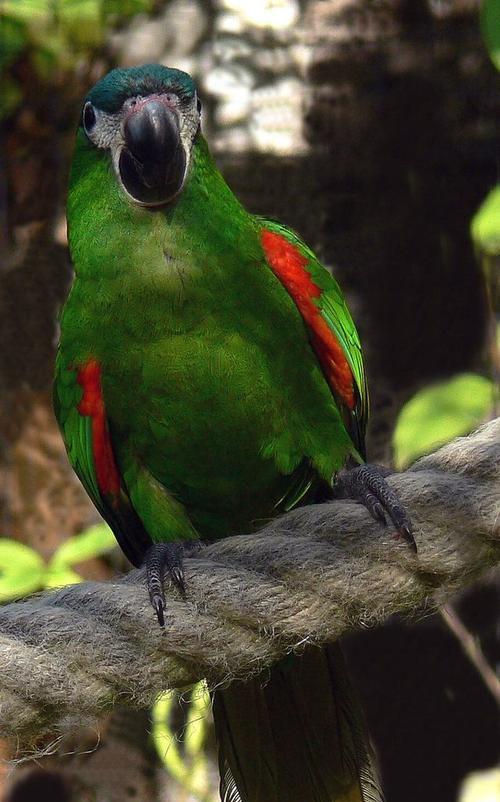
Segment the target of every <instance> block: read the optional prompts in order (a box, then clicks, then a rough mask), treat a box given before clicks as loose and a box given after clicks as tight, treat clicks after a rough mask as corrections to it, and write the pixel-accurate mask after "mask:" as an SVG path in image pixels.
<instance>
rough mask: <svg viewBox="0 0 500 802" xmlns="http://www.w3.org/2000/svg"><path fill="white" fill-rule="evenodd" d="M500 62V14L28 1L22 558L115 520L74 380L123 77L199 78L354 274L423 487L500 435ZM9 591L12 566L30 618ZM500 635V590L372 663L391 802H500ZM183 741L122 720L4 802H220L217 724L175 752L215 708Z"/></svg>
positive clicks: (340, 270)
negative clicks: (59, 409)
mask: <svg viewBox="0 0 500 802" xmlns="http://www.w3.org/2000/svg"><path fill="white" fill-rule="evenodd" d="M499 40H500V0H489V2H488V1H487V2H485V3H483V4H482V5H481V4H480V3H479V2H476V1H475V0H253V2H245V0H171V1H167V2H164V0H161V1H160V0H156V1H155V0H124V1H123V2H119V1H118V0H58V1H57V0H3V2H2V3H0V48H1V49H0V65H1V69H2V84H1V88H0V98H1V115H2V116H1V121H2V148H1V155H0V158H1V160H2V185H1V215H2V217H1V220H2V224H1V226H0V243H1V252H2V258H1V263H0V342H1V348H0V390H1V393H0V538H3V539H9V540H12V541H14V542H16V543H22V544H25V545H26V546H28V547H29V548H30V549H33V550H35V551H36V552H37V553H38V554H39V555H40V556H41V558H42V560H41V564H42V563H43V565H45V564H48V565H50V560H51V558H53V555H54V553H56V552H57V549H58V548H59V547H60V545H61V543H62V542H64V541H66V539H67V538H69V537H73V536H75V535H77V534H78V533H81V532H82V531H83V532H85V531H86V530H87V528H88V527H89V526H90V525H91V524H93V523H94V522H95V521H96V520H97V518H96V513H95V511H94V510H93V508H92V507H91V505H90V503H89V501H88V499H87V497H86V496H85V494H84V491H83V490H82V488H81V487H80V485H79V483H78V481H77V479H76V477H75V476H74V475H73V474H72V472H71V470H70V468H69V465H68V463H67V460H66V456H65V453H64V448H63V445H62V441H61V439H60V436H59V434H58V431H57V428H56V424H55V421H54V418H53V414H52V410H51V380H52V371H53V360H54V352H55V346H56V342H57V323H56V320H57V312H58V309H59V308H60V306H61V303H62V301H63V299H64V297H65V293H66V292H67V289H68V285H69V282H70V279H71V266H70V262H69V258H68V252H67V247H66V230H65V221H64V204H65V191H66V183H67V174H68V168H69V163H70V159H71V151H72V142H73V136H74V129H75V126H76V124H77V121H78V116H79V113H80V108H81V100H82V98H83V97H84V95H85V93H86V91H87V89H88V87H89V86H90V85H91V84H93V83H94V82H95V80H96V79H97V78H99V77H100V76H101V75H102V74H103V73H104V72H106V71H107V70H108V69H109V68H110V67H112V66H117V65H119V66H125V65H132V64H140V63H143V62H146V61H160V62H163V63H165V64H168V65H170V66H175V67H178V68H181V69H185V70H187V71H188V72H190V73H191V74H192V75H193V76H194V77H195V79H197V81H198V83H199V91H200V94H201V95H202V97H203V98H204V130H205V134H206V136H207V138H208V139H209V141H210V143H211V146H212V149H213V150H214V152H215V154H216V156H217V160H218V163H219V165H220V167H221V169H222V171H223V173H224V174H225V176H226V178H227V180H228V182H229V183H230V185H231V186H232V188H233V189H234V191H235V192H236V193H237V195H238V196H239V197H240V198H241V199H242V201H243V202H244V204H246V206H247V207H248V208H249V209H251V210H252V211H255V212H258V213H260V214H267V215H270V216H272V217H276V218H279V219H281V220H282V221H284V222H286V223H287V224H289V225H291V226H293V227H294V228H296V229H297V230H298V231H299V232H300V233H301V234H302V235H303V236H304V238H305V239H306V241H308V242H309V244H310V245H311V246H312V247H313V248H315V249H316V251H317V252H318V254H319V255H320V257H321V258H322V259H323V260H324V262H325V264H327V265H328V266H329V267H331V268H333V269H334V272H335V274H336V275H337V277H338V278H339V280H340V282H341V285H342V286H343V288H344V290H345V292H346V294H347V295H348V298H349V303H350V305H351V308H352V310H353V313H354V316H355V318H356V321H357V323H358V328H359V330H360V334H361V337H362V341H363V345H364V349H365V353H366V360H367V366H368V374H369V383H370V388H371V396H372V423H371V427H370V433H369V456H370V459H371V461H382V462H386V463H387V464H389V463H391V462H392V461H395V463H396V464H397V465H398V467H404V465H405V464H408V462H410V461H411V459H413V458H414V457H416V456H418V455H419V454H420V453H423V452H424V451H425V450H426V449H430V448H432V447H434V446H435V445H436V444H438V443H439V442H443V441H444V440H446V439H447V437H451V436H454V435H456V434H462V433H466V432H467V431H468V430H470V429H471V428H472V427H473V426H474V425H476V424H478V423H480V422H481V421H482V420H485V419H487V418H488V417H489V416H492V415H493V414H498V401H496V400H495V399H498V385H497V382H498V370H499V362H498V350H497V345H496V321H495V314H496V313H498V306H497V304H498V299H499V294H500V293H499V286H500V281H499V265H500V202H499V194H498V193H499V190H498V187H497V188H496V189H495V184H496V182H497V179H498V154H497V150H496V146H497V140H496V137H497V128H496V126H497V120H498V113H499V110H500V93H499V83H498V72H497V70H496V68H495V67H500V42H499ZM75 542H76V541H75ZM101 551H105V552H106V554H105V556H104V557H103V556H101V553H100V551H99V550H96V553H95V554H86V555H85V559H81V560H80V561H77V562H78V564H77V573H78V576H83V577H93V578H96V577H97V578H105V577H106V576H110V575H111V573H112V572H113V571H115V570H120V569H123V568H124V567H125V566H124V564H123V563H122V562H121V557H120V556H119V555H118V554H117V552H116V550H111V551H110V550H109V548H108V547H106V549H101ZM19 559H21V557H20V558H19ZM2 570H3V571H4V573H5V571H6V570H7V569H6V566H5V565H2V563H1V559H0V598H4V599H5V600H7V599H8V598H10V596H9V594H10V595H11V596H12V595H16V594H15V593H11V590H12V588H11V589H10V590H9V589H5V587H4V586H2V585H1V575H2ZM42 573H43V572H42ZM42 573H41V574H40V576H42ZM44 576H45V575H44ZM78 576H76V577H73V579H75V578H78ZM65 581H73V580H72V578H71V576H69V575H68V576H67V577H65ZM44 584H50V582H46V580H45V579H44V580H43V581H42V579H40V580H39V583H38V585H35V584H34V585H33V587H32V588H30V589H36V587H37V586H40V587H42V586H44ZM52 584H57V582H56V581H54V580H52ZM28 585H29V582H28ZM2 587H3V591H4V592H3V596H2ZM26 591H27V588H24V590H23V591H22V592H26ZM20 593H21V591H19V592H18V593H17V595H20ZM498 612H499V592H498V581H497V580H496V579H495V577H493V576H489V577H486V578H485V580H484V581H483V582H482V583H480V585H478V586H476V587H474V588H472V589H471V590H470V591H468V592H467V593H465V594H463V595H462V596H461V597H460V598H459V599H457V600H455V602H454V603H453V605H450V607H449V608H448V610H447V613H446V615H445V616H442V615H438V614H433V615H431V614H430V613H429V612H428V611H427V612H425V611H416V617H415V618H416V620H415V621H413V622H411V624H408V623H405V622H402V621H400V620H397V621H391V622H389V623H388V624H387V625H386V626H384V627H382V628H380V629H377V630H370V631H367V632H363V633H360V634H356V635H352V636H350V637H349V638H347V639H346V642H345V647H346V650H347V655H348V660H349V663H350V666H351V669H352V672H353V675H354V677H355V679H356V682H357V684H358V687H359V690H360V693H361V696H362V698H363V702H364V705H365V709H366V713H367V716H368V719H369V724H370V728H371V731H372V734H373V739H374V742H375V745H376V749H377V753H378V756H379V762H380V766H381V771H382V776H383V781H384V785H385V789H386V794H387V800H388V802H422V801H423V800H425V802H455V801H457V802H458V800H460V802H487V801H488V802H492V800H494V799H500V775H499V773H498V770H497V771H496V773H495V771H494V770H493V769H492V767H494V765H495V764H496V762H497V761H498V757H499V754H498V753H499V744H500V728H499V711H498V704H499V688H498V683H496V682H495V677H494V667H495V664H496V663H497V662H498V660H499V650H498V637H496V635H497V634H498V633H497V632H496V630H495V626H496V622H497V621H498ZM21 681H22V680H21ZM156 712H157V713H158V711H156ZM158 715H160V718H161V721H160V722H159V723H157V724H152V721H151V713H150V712H148V711H145V712H144V713H143V714H138V713H132V712H130V711H126V710H117V711H116V713H114V714H113V715H112V716H110V717H109V718H108V719H107V720H106V721H103V722H102V731H101V740H100V742H99V744H98V745H97V748H94V747H96V736H95V733H88V732H86V733H85V732H84V733H81V734H75V735H74V738H73V741H72V742H71V743H70V744H69V746H68V745H63V747H62V748H61V750H60V752H61V754H59V756H57V755H56V756H53V757H47V758H45V759H43V760H42V761H40V762H39V763H38V766H36V767H34V765H33V764H29V763H28V764H24V765H23V766H21V767H20V768H19V769H17V770H16V771H15V772H14V774H13V775H11V776H9V778H7V777H6V775H5V776H4V785H3V788H2V790H1V791H0V794H3V795H4V798H5V800H6V802H7V800H9V802H31V800H42V799H50V800H53V802H63V800H67V801H69V800H73V802H86V800H98V801H99V802H115V800H116V801H118V800H120V802H123V800H126V799H137V800H141V802H143V801H144V802H149V800H151V802H156V800H163V801H165V802H166V800H174V799H175V800H179V802H180V801H181V800H193V801H197V802H201V800H203V801H204V802H211V801H212V800H214V799H216V798H217V797H216V794H215V791H214V789H215V786H216V772H215V768H214V765H213V739H212V736H211V730H210V722H209V721H208V719H207V718H206V717H205V719H206V720H205V723H204V728H205V729H204V733H203V739H199V740H200V743H199V744H198V746H196V747H195V746H193V743H194V741H193V743H191V746H189V744H188V745H187V746H186V745H184V746H183V745H182V744H181V745H180V746H179V749H178V750H177V747H175V749H173V750H167V746H165V748H164V750H163V752H162V749H161V748H160V749H159V748H158V743H159V739H160V735H161V737H165V738H166V739H167V740H168V737H171V733H172V732H174V731H175V729H176V727H177V726H180V727H181V728H182V727H183V725H184V724H185V721H186V717H187V718H189V716H190V712H189V703H184V702H183V703H179V704H177V703H175V704H171V703H168V702H167V701H166V700H164V704H163V707H161V708H159V713H158ZM162 727H163V729H161V728H162ZM160 730H161V733H160ZM151 731H152V733H153V737H152V738H151V737H150V735H149V733H150V732H151ZM159 733H160V735H159ZM202 740H204V743H205V745H206V751H205V752H203V761H204V763H203V777H204V779H203V782H201V783H198V780H196V782H195V781H194V780H193V776H192V775H193V773H196V771H198V770H199V766H200V765H201V763H200V760H201V759H202V758H201V757H200V756H199V754H198V753H199V752H201V751H202V746H201V741H202ZM196 743H198V742H196ZM43 746H47V744H44V745H43ZM155 747H156V748H155ZM0 748H1V751H2V753H3V756H4V757H5V758H10V757H12V756H13V754H14V751H15V745H14V744H11V743H4V744H2V746H1V747H0ZM89 750H90V753H89V754H86V752H87V751H89ZM176 750H177V752H176ZM197 750H198V751H197ZM62 752H73V754H71V755H68V754H66V756H63V755H62ZM172 755H173V757H172ZM197 767H198V768H197ZM197 783H198V784H197ZM283 802H286V800H283Z"/></svg>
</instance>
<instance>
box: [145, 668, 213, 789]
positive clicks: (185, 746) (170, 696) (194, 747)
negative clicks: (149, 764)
mask: <svg viewBox="0 0 500 802" xmlns="http://www.w3.org/2000/svg"><path fill="white" fill-rule="evenodd" d="M210 704H211V703H210V695H209V693H208V690H207V686H206V684H205V683H204V682H199V683H198V684H197V685H195V686H194V687H193V688H192V689H191V690H190V691H189V693H188V694H183V695H179V693H178V692H176V691H168V692H167V693H164V694H162V695H161V696H160V697H159V698H158V700H157V702H156V703H155V705H154V707H153V711H152V721H153V730H152V737H153V743H154V746H155V749H156V751H157V753H158V756H159V758H160V760H161V761H162V763H163V765H164V766H165V768H166V769H167V771H168V773H169V774H170V775H171V777H173V778H174V779H175V780H176V782H178V783H179V785H181V786H182V787H183V788H184V789H185V790H186V791H187V792H188V793H189V794H190V796H191V797H192V798H193V799H196V800H199V802H216V799H215V798H214V796H213V792H212V791H211V785H210V782H209V771H208V766H209V764H208V760H207V756H206V751H205V749H204V745H205V739H206V735H207V729H208V727H207V725H208V711H209V710H210ZM176 705H177V706H179V705H182V706H183V708H184V710H185V712H186V719H185V724H184V726H183V727H182V730H181V734H180V735H179V733H178V731H177V729H176V728H175V727H173V726H172V725H171V723H170V722H171V720H172V718H174V713H175V709H174V708H175V706H176ZM216 798H217V799H218V796H217V797H216Z"/></svg>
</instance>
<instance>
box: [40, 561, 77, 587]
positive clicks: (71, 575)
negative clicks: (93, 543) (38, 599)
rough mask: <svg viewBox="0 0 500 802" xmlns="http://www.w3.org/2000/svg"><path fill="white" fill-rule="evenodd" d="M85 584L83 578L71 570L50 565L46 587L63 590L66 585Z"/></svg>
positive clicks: (45, 579) (46, 573)
mask: <svg viewBox="0 0 500 802" xmlns="http://www.w3.org/2000/svg"><path fill="white" fill-rule="evenodd" d="M79 582H83V579H82V577H81V576H80V575H79V574H77V573H76V571H73V570H72V569H71V568H65V567H64V566H61V567H59V566H55V567H54V566H52V565H50V566H49V567H48V569H47V571H46V572H45V577H44V587H46V588H62V587H63V586H64V585H76V584H78V583H79Z"/></svg>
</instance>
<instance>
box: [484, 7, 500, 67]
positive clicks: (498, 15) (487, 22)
mask: <svg viewBox="0 0 500 802" xmlns="http://www.w3.org/2000/svg"><path fill="white" fill-rule="evenodd" d="M480 23H481V33H482V35H483V39H484V43H485V45H486V49H487V51H488V53H489V56H490V58H491V60H492V62H493V64H494V65H495V67H496V68H497V70H500V0H483V2H482V4H481V12H480Z"/></svg>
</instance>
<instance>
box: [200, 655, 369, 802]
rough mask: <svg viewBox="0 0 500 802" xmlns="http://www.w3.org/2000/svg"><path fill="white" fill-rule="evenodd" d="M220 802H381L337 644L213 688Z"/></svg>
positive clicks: (364, 728)
mask: <svg viewBox="0 0 500 802" xmlns="http://www.w3.org/2000/svg"><path fill="white" fill-rule="evenodd" d="M213 710H214V719H215V732H216V736H217V740H218V744H219V768H220V773H221V799H222V802H334V801H335V802H383V794H382V792H381V790H380V786H379V783H378V779H377V775H376V770H375V768H374V764H373V760H372V756H371V753H370V748H369V745H368V737H367V731H366V727H365V724H364V721H363V715H362V712H361V710H360V706H359V702H358V701H357V698H356V695H355V692H354V690H353V688H352V685H351V683H350V681H349V678H348V676H347V671H346V667H345V663H344V658H343V656H342V652H341V651H340V647H339V646H338V645H336V644H335V645H333V646H328V647H327V648H325V649H317V648H310V649H308V650H307V651H306V652H305V653H304V655H302V656H300V657H298V656H290V657H289V658H286V659H285V660H283V661H282V662H281V663H279V664H278V665H276V666H274V667H273V668H272V669H271V671H270V673H269V674H268V675H266V676H265V677H264V676H261V677H258V678H256V679H254V680H251V681H250V682H247V683H233V684H232V685H230V686H229V687H228V688H227V689H224V690H217V691H216V692H215V694H214V702H213Z"/></svg>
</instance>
